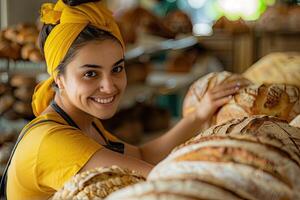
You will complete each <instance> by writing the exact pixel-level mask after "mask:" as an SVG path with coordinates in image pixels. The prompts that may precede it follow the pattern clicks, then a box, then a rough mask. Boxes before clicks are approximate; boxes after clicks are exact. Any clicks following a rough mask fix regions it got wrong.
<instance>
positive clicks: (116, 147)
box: [0, 101, 125, 199]
mask: <svg viewBox="0 0 300 200" xmlns="http://www.w3.org/2000/svg"><path fill="white" fill-rule="evenodd" d="M51 107H52V108H53V109H54V110H55V111H56V112H57V113H58V114H59V115H60V116H61V117H62V118H63V119H64V120H65V121H66V122H67V123H68V124H69V125H70V126H72V127H74V128H77V129H79V130H80V128H79V127H78V126H77V124H76V123H75V122H74V121H73V120H72V118H71V117H70V116H69V115H68V114H67V113H66V112H65V111H64V110H63V109H62V108H61V107H59V106H58V105H57V104H56V102H55V101H52V102H51ZM44 122H54V123H58V124H61V123H60V122H57V121H55V120H50V119H45V120H41V121H38V122H36V123H34V124H31V125H30V126H29V127H28V128H27V129H25V130H23V131H22V132H21V134H20V136H19V137H18V140H17V141H16V144H15V146H14V148H13V150H12V152H11V154H10V157H9V160H8V162H7V164H6V167H5V169H4V172H3V175H2V177H1V183H0V197H1V198H5V199H6V183H7V170H8V168H9V165H10V163H11V159H12V157H13V155H14V153H15V151H16V148H17V146H18V144H19V142H20V141H21V139H22V138H23V136H24V135H25V134H26V133H27V132H28V131H29V129H31V128H32V127H33V126H35V125H37V124H41V123H44ZM92 125H93V127H94V128H95V129H96V130H97V132H98V133H99V134H100V136H101V137H102V138H103V140H104V141H105V145H103V146H104V147H105V148H107V149H110V150H112V151H115V152H118V153H122V154H123V153H124V148H125V145H124V144H123V143H121V142H113V141H110V140H109V139H107V138H106V137H105V136H104V135H103V133H102V132H101V130H100V129H99V128H98V127H97V125H96V124H95V123H94V122H93V123H92Z"/></svg>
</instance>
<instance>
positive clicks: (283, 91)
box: [216, 84, 300, 124]
mask: <svg viewBox="0 0 300 200" xmlns="http://www.w3.org/2000/svg"><path fill="white" fill-rule="evenodd" d="M262 114H263V115H270V116H275V117H279V118H281V119H284V120H287V121H291V120H292V119H294V117H296V116H297V115H298V114H300V90H299V88H298V87H296V86H293V85H285V84H270V85H250V86H247V87H246V88H243V89H241V90H240V91H239V92H238V93H237V94H235V95H234V96H233V98H232V100H231V101H230V102H229V103H227V104H226V105H224V106H223V107H222V108H221V109H220V110H219V112H218V113H217V115H216V124H221V123H224V122H226V121H229V120H231V119H236V118H243V117H248V116H252V115H262Z"/></svg>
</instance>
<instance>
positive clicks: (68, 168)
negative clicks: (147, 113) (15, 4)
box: [7, 0, 245, 200]
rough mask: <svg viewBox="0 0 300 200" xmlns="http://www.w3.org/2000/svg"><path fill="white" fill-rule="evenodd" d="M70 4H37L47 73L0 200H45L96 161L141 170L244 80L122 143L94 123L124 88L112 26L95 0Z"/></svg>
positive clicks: (120, 50)
mask: <svg viewBox="0 0 300 200" xmlns="http://www.w3.org/2000/svg"><path fill="white" fill-rule="evenodd" d="M85 2H86V0H85ZM73 3H74V2H73V1H71V2H67V1H64V2H63V1H62V0H59V1H58V2H57V3H56V4H55V6H54V5H53V4H44V5H43V6H42V10H41V14H42V16H41V20H42V21H43V22H44V27H43V29H42V31H41V34H40V43H41V50H42V52H43V53H44V55H45V59H46V64H47V69H48V73H49V74H50V78H49V79H48V80H46V81H45V82H42V83H40V84H39V85H38V86H37V88H36V90H35V94H34V96H33V102H32V107H33V110H34V113H35V115H36V119H34V120H33V121H32V122H30V123H29V124H28V125H27V126H26V127H25V128H24V129H23V132H25V133H26V134H25V136H24V137H23V138H22V140H21V141H20V143H19V144H18V146H17V149H16V151H15V154H14V156H13V158H12V161H11V164H10V167H9V170H8V180H7V197H8V200H16V199H18V200H23V199H30V200H33V199H47V198H49V197H50V196H52V195H53V193H54V192H55V191H56V190H58V189H59V188H61V187H62V186H63V184H64V183H65V182H66V181H67V180H68V179H70V178H71V177H72V176H74V175H75V174H76V173H78V172H80V171H84V170H87V169H91V168H95V167H99V166H111V165H118V166H120V167H124V168H129V169H133V170H136V171H138V172H140V173H141V174H143V175H144V176H147V174H148V173H149V171H150V170H151V168H152V166H153V165H155V164H156V163H158V162H159V161H160V160H162V159H163V158H164V157H165V156H166V155H167V154H168V153H169V152H170V151H171V149H172V148H173V147H175V146H176V145H178V144H180V143H183V142H184V141H186V140H188V139H189V138H191V137H192V136H194V135H195V134H196V133H197V129H198V127H199V126H200V124H201V123H203V122H204V121H205V120H207V119H209V118H210V116H212V114H213V113H214V112H215V111H216V110H217V109H218V108H219V107H220V106H221V105H223V104H225V103H226V102H228V101H229V100H230V97H231V95H232V94H234V93H235V92H236V91H237V90H238V89H239V87H241V86H243V85H244V84H245V83H244V82H242V81H241V80H236V81H234V82H231V83H229V84H224V85H222V86H217V87H215V88H214V89H212V90H210V91H208V92H207V94H206V95H205V97H204V98H203V100H202V101H201V102H200V105H199V108H198V110H197V111H196V112H194V113H193V114H191V115H190V116H188V117H186V118H183V119H181V120H180V121H179V122H178V123H177V124H176V125H175V126H174V127H173V128H172V129H171V130H170V131H168V132H167V133H166V134H164V135H163V136H161V137H160V138H157V139H155V140H153V141H151V142H148V143H146V144H144V145H142V146H140V147H135V146H132V145H129V144H126V143H124V142H122V141H120V140H118V139H117V138H115V137H114V136H112V135H111V134H109V133H108V132H107V131H106V130H105V129H104V128H103V126H102V124H101V122H100V120H101V119H107V118H110V117H112V116H113V115H114V114H115V112H116V110H117V106H118V104H119V101H120V98H121V96H122V94H123V92H124V90H125V87H126V74H125V66H124V43H123V40H122V37H121V35H120V32H119V29H118V27H117V25H116V23H115V22H114V20H113V18H112V16H111V13H110V12H109V11H108V10H106V9H105V8H104V7H103V6H102V5H101V2H95V0H94V1H93V2H91V1H90V2H89V3H80V2H79V1H78V2H75V4H77V3H78V5H74V4H73ZM53 88H55V89H53ZM99 119H100V120H99Z"/></svg>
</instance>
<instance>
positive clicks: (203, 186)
mask: <svg viewBox="0 0 300 200" xmlns="http://www.w3.org/2000/svg"><path fill="white" fill-rule="evenodd" d="M120 199H122V200H146V199H147V200H167V199H171V200H201V199H207V200H212V199H214V200H223V199H231V200H239V199H241V198H239V197H237V196H236V195H234V194H232V193H231V192H230V191H226V190H224V189H222V188H220V187H216V186H214V185H211V184H209V183H206V182H204V181H203V182H202V181H201V180H197V179H189V178H182V179H179V178H178V179H173V180H172V179H170V180H157V181H149V182H144V183H139V184H136V185H133V186H130V187H126V188H123V189H121V190H119V191H116V192H114V193H112V194H111V195H109V196H108V197H107V198H106V200H120Z"/></svg>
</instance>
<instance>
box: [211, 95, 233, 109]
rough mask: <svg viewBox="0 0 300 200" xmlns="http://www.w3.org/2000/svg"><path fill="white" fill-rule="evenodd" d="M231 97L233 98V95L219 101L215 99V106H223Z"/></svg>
mask: <svg viewBox="0 0 300 200" xmlns="http://www.w3.org/2000/svg"><path fill="white" fill-rule="evenodd" d="M231 99H232V95H229V96H226V97H223V98H221V99H218V100H217V101H215V106H216V107H220V106H223V105H224V104H226V103H228V102H229V101H230V100H231Z"/></svg>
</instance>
